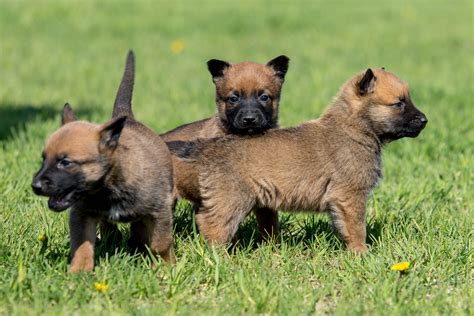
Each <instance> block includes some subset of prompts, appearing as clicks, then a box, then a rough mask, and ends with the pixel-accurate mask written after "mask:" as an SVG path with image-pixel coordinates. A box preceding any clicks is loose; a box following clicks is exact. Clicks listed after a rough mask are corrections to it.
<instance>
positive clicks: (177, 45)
mask: <svg viewBox="0 0 474 316" xmlns="http://www.w3.org/2000/svg"><path fill="white" fill-rule="evenodd" d="M183 49H184V41H183V40H180V39H177V40H175V41H173V42H172V43H171V51H172V52H173V53H174V54H179V53H181V52H182V51H183Z"/></svg>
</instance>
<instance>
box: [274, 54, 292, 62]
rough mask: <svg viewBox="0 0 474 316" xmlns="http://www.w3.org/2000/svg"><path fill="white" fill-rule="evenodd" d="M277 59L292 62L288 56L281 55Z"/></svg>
mask: <svg viewBox="0 0 474 316" xmlns="http://www.w3.org/2000/svg"><path fill="white" fill-rule="evenodd" d="M277 59H280V60H282V61H286V62H289V61H290V58H289V57H288V56H286V55H280V56H278V57H277Z"/></svg>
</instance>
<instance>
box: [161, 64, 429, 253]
mask: <svg viewBox="0 0 474 316" xmlns="http://www.w3.org/2000/svg"><path fill="white" fill-rule="evenodd" d="M426 123H427V119H426V116H425V115H424V114H423V113H422V112H420V111H419V110H418V109H417V108H416V107H415V105H414V104H413V102H412V100H411V98H410V93H409V90H408V86H407V84H406V83H405V82H403V81H402V80H400V79H399V78H398V77H396V76H395V75H394V74H392V73H390V72H388V71H385V70H384V69H383V68H382V69H376V70H375V71H372V70H371V69H368V70H367V71H365V72H362V73H360V74H358V75H356V76H355V77H354V78H352V79H351V80H349V81H348V82H347V83H346V84H345V85H344V86H343V87H342V89H341V90H340V92H339V94H338V96H337V97H336V99H335V101H334V103H333V105H332V106H331V107H330V108H329V109H328V110H327V111H326V112H325V113H324V114H323V115H322V117H321V118H320V119H318V120H313V121H309V122H307V123H305V124H303V125H300V126H298V127H294V128H285V129H280V130H271V131H268V132H267V133H266V134H265V135H262V136H260V137H254V138H238V137H232V136H226V137H223V138H216V139H211V140H197V141H196V142H179V143H175V144H174V145H173V146H171V147H170V148H172V150H173V151H175V153H176V154H177V155H178V156H180V157H181V158H184V161H187V163H190V164H195V165H196V166H197V167H198V170H199V184H200V190H201V196H202V201H203V205H202V207H201V209H200V210H199V211H198V213H197V214H196V220H197V224H198V226H199V230H200V232H201V233H202V234H203V235H204V236H205V238H206V239H207V240H208V241H209V242H210V243H212V244H223V243H226V242H228V241H230V239H231V238H232V237H233V235H234V234H235V232H236V230H237V228H238V226H239V224H240V223H241V222H242V221H243V219H244V218H245V216H246V215H247V214H248V213H249V212H250V210H251V209H252V208H254V207H256V206H257V207H268V208H272V209H283V210H293V211H298V210H312V211H327V212H329V214H330V216H331V218H332V221H333V224H334V226H335V228H336V229H337V231H338V232H339V234H340V236H341V237H342V239H343V240H344V241H345V243H346V245H347V248H348V249H350V250H352V251H354V252H356V253H361V252H366V251H367V246H366V243H365V240H366V224H365V217H366V202H367V199H368V196H369V194H370V192H371V191H372V189H373V188H374V186H375V185H376V183H377V181H378V180H379V178H380V177H381V174H382V171H381V154H382V146H383V145H384V144H386V143H388V142H390V141H393V140H396V139H399V138H402V137H416V136H418V134H419V133H420V132H421V130H422V129H423V128H424V127H425V125H426Z"/></svg>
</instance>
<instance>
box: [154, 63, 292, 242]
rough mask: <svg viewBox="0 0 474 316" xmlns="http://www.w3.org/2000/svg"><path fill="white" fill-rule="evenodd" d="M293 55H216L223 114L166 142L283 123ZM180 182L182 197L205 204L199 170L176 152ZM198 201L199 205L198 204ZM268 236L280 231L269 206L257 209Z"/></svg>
mask: <svg viewBox="0 0 474 316" xmlns="http://www.w3.org/2000/svg"><path fill="white" fill-rule="evenodd" d="M288 63H289V58H288V57H286V56H279V57H276V58H275V59H272V60H271V61H269V62H268V63H267V64H265V65H263V64H257V63H253V62H241V63H237V64H230V63H228V62H225V61H221V60H216V59H212V60H209V61H208V62H207V65H208V69H209V71H210V73H211V75H212V79H213V81H214V84H215V86H216V105H217V114H216V115H215V116H213V117H211V118H207V119H204V120H201V121H198V122H193V123H190V124H186V125H183V126H180V127H177V128H176V129H174V130H172V131H170V132H167V133H165V134H162V135H161V136H162V137H163V139H164V140H165V141H166V142H171V141H176V140H180V141H185V140H192V139H197V138H213V137H218V136H223V135H227V134H234V135H240V136H246V135H254V136H259V135H262V134H263V133H264V132H265V131H267V130H269V129H272V128H275V127H277V124H278V107H279V101H280V94H281V88H282V85H283V82H284V79H285V75H286V72H287V71H288ZM173 167H174V172H175V185H176V189H177V191H178V194H179V196H181V197H183V198H186V199H188V200H190V201H192V202H194V203H195V204H197V205H199V204H200V201H201V196H200V193H199V184H198V180H197V178H198V176H197V171H196V170H195V169H194V168H193V166H192V165H189V164H184V163H182V162H181V161H180V160H179V159H177V158H176V157H173ZM196 208H198V206H195V209H196ZM255 213H256V216H257V222H258V225H259V230H260V233H261V235H262V236H267V235H276V234H278V231H279V227H278V214H277V212H276V211H274V210H272V209H268V208H259V209H257V210H256V211H255Z"/></svg>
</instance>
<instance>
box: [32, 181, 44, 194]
mask: <svg viewBox="0 0 474 316" xmlns="http://www.w3.org/2000/svg"><path fill="white" fill-rule="evenodd" d="M31 188H32V189H33V191H35V192H40V191H41V189H42V188H43V183H42V182H41V181H40V180H38V179H33V182H31Z"/></svg>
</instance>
